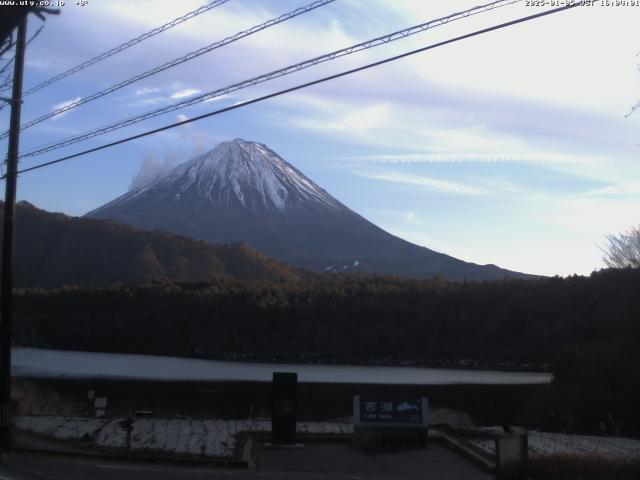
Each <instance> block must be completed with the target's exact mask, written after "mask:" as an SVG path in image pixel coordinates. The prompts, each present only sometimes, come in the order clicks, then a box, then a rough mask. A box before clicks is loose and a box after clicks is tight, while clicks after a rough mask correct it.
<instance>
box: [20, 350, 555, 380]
mask: <svg viewBox="0 0 640 480" xmlns="http://www.w3.org/2000/svg"><path fill="white" fill-rule="evenodd" d="M273 372H297V373H298V381H299V382H303V383H333V384H347V383H348V384H385V385H455V384H465V385H540V384H549V383H550V382H551V379H552V375H551V374H550V373H537V372H502V371H488V370H463V369H445V368H427V367H377V366H359V365H308V364H273V363H248V362H228V361H214V360H199V359H188V358H178V357H163V356H153V355H130V354H119V353H118V354H116V353H94V352H74V351H64V350H45V349H35V348H14V349H13V352H12V375H13V376H16V377H30V378H48V379H54V378H60V379H61V378H66V379H83V378H84V379H89V378H92V379H118V380H147V381H174V382H175V381H191V382H203V381H204V382H230V381H244V382H270V381H271V378H272V374H273Z"/></svg>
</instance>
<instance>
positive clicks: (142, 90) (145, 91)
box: [135, 87, 160, 97]
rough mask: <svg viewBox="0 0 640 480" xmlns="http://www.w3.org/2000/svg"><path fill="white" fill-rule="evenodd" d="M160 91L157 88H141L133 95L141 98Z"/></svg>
mask: <svg viewBox="0 0 640 480" xmlns="http://www.w3.org/2000/svg"><path fill="white" fill-rule="evenodd" d="M159 91H160V89H159V88H155V87H154V88H149V87H142V88H139V89H138V90H136V93H135V95H136V96H138V97H141V96H143V95H149V94H150V93H157V92H159Z"/></svg>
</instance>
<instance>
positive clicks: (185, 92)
mask: <svg viewBox="0 0 640 480" xmlns="http://www.w3.org/2000/svg"><path fill="white" fill-rule="evenodd" d="M196 93H200V90H198V89H197V88H184V89H182V90H178V91H177V92H175V93H174V94H173V95H171V98H173V99H174V100H177V99H179V98H186V97H190V96H192V95H195V94H196Z"/></svg>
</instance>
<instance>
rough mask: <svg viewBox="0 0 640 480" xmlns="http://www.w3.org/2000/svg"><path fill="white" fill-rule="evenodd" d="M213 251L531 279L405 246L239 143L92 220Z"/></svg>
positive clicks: (286, 166) (339, 266)
mask: <svg viewBox="0 0 640 480" xmlns="http://www.w3.org/2000/svg"><path fill="white" fill-rule="evenodd" d="M87 216H88V217H92V218H103V219H111V220H113V221H116V222H121V223H126V224H131V225H134V226H136V227H139V228H144V229H159V230H166V231H168V232H172V233H176V234H179V235H184V236H187V237H192V238H195V239H198V240H206V241H210V242H214V243H236V242H243V243H247V244H249V245H251V246H253V247H255V248H256V249H258V250H260V251H261V252H263V253H266V254H268V255H270V256H273V257H275V258H277V259H279V260H282V261H284V262H287V263H289V264H291V265H295V266H298V267H303V268H307V269H310V270H314V271H330V272H338V271H339V272H344V271H349V272H352V271H361V272H368V273H376V274H391V275H400V276H406V277H433V276H435V275H438V276H441V277H444V278H447V279H452V280H461V279H469V280H490V279H499V278H503V277H504V276H512V277H525V276H527V275H524V274H522V273H517V272H511V271H509V270H504V269H502V268H499V267H497V266H495V265H477V264H474V263H469V262H465V261H462V260H458V259H456V258H453V257H450V256H448V255H445V254H442V253H438V252H435V251H433V250H429V249H428V248H425V247H421V246H418V245H414V244H412V243H409V242H407V241H405V240H403V239H401V238H398V237H396V236H394V235H391V234H390V233H387V232H386V231H384V230H382V229H381V228H379V227H377V226H376V225H374V224H373V223H371V222H369V221H368V220H366V219H364V218H363V217H361V216H360V215H358V214H357V213H355V212H354V211H352V210H351V209H349V208H348V207H346V206H345V205H343V204H342V203H340V202H339V201H338V200H337V199H335V198H334V197H332V196H331V195H330V194H329V193H327V192H326V191H325V190H324V189H322V188H321V187H319V186H318V185H316V184H315V183H314V182H313V181H311V180H310V179H309V178H307V177H306V176H305V175H304V174H303V173H302V172H300V171H299V170H298V169H296V168H295V167H294V166H293V165H291V164H290V163H288V162H287V161H285V160H284V159H283V158H281V157H280V156H279V155H278V154H277V153H275V152H274V151H273V150H271V149H270V148H269V147H267V146H266V145H264V144H261V143H255V142H250V141H246V140H242V139H239V138H238V139H235V140H232V141H228V142H224V143H221V144H220V145H218V146H217V147H216V148H214V149H213V150H211V151H209V152H207V153H204V154H202V155H200V156H197V157H195V158H193V159H191V160H189V161H187V162H185V163H182V164H180V165H178V166H177V167H176V168H174V169H173V170H170V171H168V172H166V173H165V174H163V175H160V176H159V177H157V178H156V179H155V180H153V181H152V182H151V183H149V184H147V185H143V186H141V187H138V188H136V189H133V190H131V191H129V192H128V193H126V194H124V195H122V196H120V197H118V198H116V199H115V200H113V201H111V202H109V203H107V204H105V205H103V206H101V207H99V208H97V209H95V210H93V211H91V212H89V213H87Z"/></svg>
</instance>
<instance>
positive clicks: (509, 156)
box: [334, 152, 605, 164]
mask: <svg viewBox="0 0 640 480" xmlns="http://www.w3.org/2000/svg"><path fill="white" fill-rule="evenodd" d="M334 158H335V159H339V160H362V161H367V162H371V163H389V164H395V163H401V164H402V163H462V162H480V163H503V162H529V163H585V162H599V161H604V160H605V159H604V157H599V156H587V155H571V154H562V153H529V154H524V153H523V154H513V153H502V152H496V153H480V152H478V153H474V152H456V153H409V154H398V155H352V156H341V157H334Z"/></svg>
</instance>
